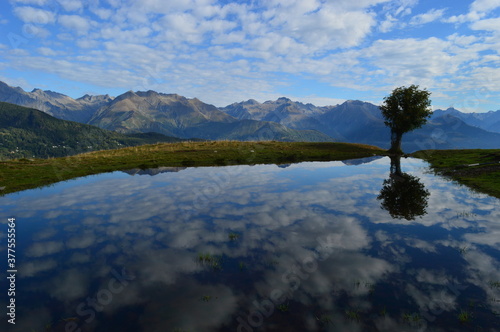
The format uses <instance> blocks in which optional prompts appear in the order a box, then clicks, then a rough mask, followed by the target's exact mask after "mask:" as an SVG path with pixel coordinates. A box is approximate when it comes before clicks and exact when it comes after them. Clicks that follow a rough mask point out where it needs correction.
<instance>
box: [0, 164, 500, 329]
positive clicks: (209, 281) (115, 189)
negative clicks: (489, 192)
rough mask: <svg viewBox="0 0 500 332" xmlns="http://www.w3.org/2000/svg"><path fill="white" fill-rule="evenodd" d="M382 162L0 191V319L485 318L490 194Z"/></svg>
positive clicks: (100, 179) (247, 325)
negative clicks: (11, 251)
mask: <svg viewBox="0 0 500 332" xmlns="http://www.w3.org/2000/svg"><path fill="white" fill-rule="evenodd" d="M393 166H394V165H393ZM395 169H396V167H392V175H391V161H390V159H389V158H381V159H374V160H355V161H349V162H346V163H344V162H308V163H300V164H292V165H280V166H277V165H257V166H229V167H202V168H160V169H156V170H147V171H141V170H130V171H128V172H114V173H108V174H101V175H97V176H90V177H85V178H80V179H76V180H72V181H67V182H63V183H59V184H56V185H54V186H52V187H47V188H42V189H36V190H29V191H24V192H20V193H15V194H10V195H7V196H4V197H1V198H0V206H1V207H2V211H1V214H0V217H1V229H0V233H1V234H0V235H1V242H0V243H2V246H1V248H0V250H1V251H2V252H3V254H2V256H4V257H6V251H7V250H6V248H7V244H6V239H7V219H8V218H9V217H15V218H16V239H17V242H16V245H17V246H16V264H17V269H18V273H17V275H16V292H15V293H16V294H15V301H16V324H15V325H12V324H8V323H7V322H6V319H5V317H6V312H7V309H6V306H7V301H9V300H8V298H7V296H6V293H7V288H8V286H7V283H6V282H4V281H5V280H6V277H7V273H5V271H6V270H7V268H3V269H2V271H0V275H1V278H2V283H1V285H2V288H3V289H2V290H1V294H2V296H1V297H0V307H2V308H4V309H2V310H3V311H5V312H4V313H2V316H3V318H2V320H1V323H0V324H1V325H0V330H1V331H23V332H24V331H37V332H38V331H121V332H125V331H148V332H156V331H177V332H181V331H186V332H187V331H190V332H198V331H202V332H203V331H244V332H248V331H500V203H499V200H498V199H496V198H492V197H489V196H486V195H482V194H477V193H474V192H471V191H470V190H468V189H467V188H465V187H461V186H459V185H457V184H454V183H452V182H449V181H447V180H445V179H443V178H441V177H436V176H434V175H433V174H431V173H430V172H429V171H428V168H427V166H426V164H425V163H424V162H422V161H420V160H415V159H403V160H401V169H400V170H398V171H395ZM397 169H399V167H397ZM4 261H5V263H4V265H3V266H6V263H7V259H6V258H5V259H4Z"/></svg>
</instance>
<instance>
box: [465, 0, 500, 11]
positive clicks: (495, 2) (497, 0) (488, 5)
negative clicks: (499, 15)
mask: <svg viewBox="0 0 500 332" xmlns="http://www.w3.org/2000/svg"><path fill="white" fill-rule="evenodd" d="M498 7H500V0H476V1H474V2H473V3H472V4H471V6H470V9H471V11H476V12H487V11H490V10H493V9H496V8H498Z"/></svg>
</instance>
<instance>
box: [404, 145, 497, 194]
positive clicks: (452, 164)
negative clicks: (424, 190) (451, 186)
mask: <svg viewBox="0 0 500 332" xmlns="http://www.w3.org/2000/svg"><path fill="white" fill-rule="evenodd" d="M412 156H413V157H416V158H421V159H424V160H426V161H428V162H429V163H430V165H431V168H432V169H433V170H434V172H436V173H437V174H439V175H443V176H445V177H448V178H450V179H452V180H454V181H457V182H459V183H461V184H464V185H466V186H468V187H470V188H473V189H475V190H477V191H479V192H482V193H485V194H488V195H491V196H495V197H498V198H500V150H498V149H469V150H424V151H418V152H415V153H413V154H412Z"/></svg>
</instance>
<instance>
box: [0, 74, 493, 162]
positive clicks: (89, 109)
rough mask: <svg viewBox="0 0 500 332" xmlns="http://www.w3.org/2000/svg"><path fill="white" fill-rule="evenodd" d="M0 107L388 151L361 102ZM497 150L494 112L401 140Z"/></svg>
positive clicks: (41, 102)
mask: <svg viewBox="0 0 500 332" xmlns="http://www.w3.org/2000/svg"><path fill="white" fill-rule="evenodd" d="M0 101H5V102H9V103H13V104H17V105H21V106H27V107H31V108H36V109H39V110H41V111H43V112H45V113H47V114H50V115H52V116H54V117H56V118H59V119H63V120H70V121H76V122H80V123H84V124H89V125H93V126H97V127H100V128H102V129H106V130H112V131H116V132H119V133H122V134H130V133H147V132H154V133H159V134H163V135H167V136H172V137H178V138H183V139H187V138H195V137H196V138H200V139H211V140H220V139H234V140H281V141H342V142H353V143H364V144H371V145H377V146H380V147H382V148H388V147H389V137H390V131H389V129H388V128H387V127H386V126H385V125H384V119H383V117H382V114H381V112H380V109H379V107H378V106H376V105H374V104H371V103H367V102H362V101H353V100H350V101H346V102H344V103H342V104H340V105H334V106H324V107H318V106H315V105H313V104H304V103H301V102H296V101H292V100H290V99H288V98H284V97H282V98H279V99H277V100H275V101H266V102H264V103H260V102H258V101H256V100H253V99H250V100H248V101H243V102H238V103H233V104H231V105H228V106H226V107H221V108H217V107H215V106H213V105H209V104H206V103H203V102H202V101H200V100H198V99H196V98H194V99H188V98H185V97H183V96H179V95H177V94H164V93H158V92H155V91H136V92H133V91H128V92H126V93H124V94H122V95H120V96H118V97H116V98H113V97H111V96H109V95H98V96H89V95H85V96H83V97H81V98H78V99H73V98H71V97H69V96H65V95H63V94H60V93H57V92H53V91H42V90H40V89H34V90H33V91H31V92H26V91H24V90H23V89H21V88H19V87H11V86H8V85H7V84H5V83H3V82H0ZM455 148H500V111H490V112H487V113H462V112H460V111H458V110H456V109H453V108H449V109H447V110H436V111H435V112H434V113H433V115H432V117H431V118H430V119H429V121H428V123H427V124H426V125H425V126H423V127H422V128H420V129H417V130H415V131H413V132H410V133H407V134H405V135H404V136H403V150H404V151H406V152H412V151H415V150H421V149H455Z"/></svg>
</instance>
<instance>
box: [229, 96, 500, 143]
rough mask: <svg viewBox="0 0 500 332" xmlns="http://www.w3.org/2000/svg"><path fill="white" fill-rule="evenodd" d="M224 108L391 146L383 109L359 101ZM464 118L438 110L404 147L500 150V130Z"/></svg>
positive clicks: (343, 139) (346, 139)
mask: <svg viewBox="0 0 500 332" xmlns="http://www.w3.org/2000/svg"><path fill="white" fill-rule="evenodd" d="M221 110H223V111H225V112H227V113H229V114H232V115H233V116H237V117H238V118H240V117H241V118H243V117H244V118H249V119H264V118H266V119H269V120H273V121H276V122H278V123H282V124H283V123H286V125H287V126H289V127H291V128H295V129H302V130H303V129H312V130H317V131H320V132H323V133H325V134H327V135H329V136H331V137H333V138H334V139H335V140H336V141H341V142H352V143H363V144H371V145H376V146H379V147H381V148H389V146H390V130H389V128H387V126H385V124H384V119H383V116H382V114H381V112H380V109H379V107H378V106H376V105H373V104H370V103H366V102H362V101H358V100H349V101H346V102H344V103H343V104H341V105H336V106H327V107H316V106H314V105H311V104H307V105H304V104H302V103H299V102H293V101H291V100H289V99H286V98H279V99H278V100H276V101H266V102H265V103H258V102H255V101H252V100H250V101H247V102H242V103H234V104H231V105H229V106H226V107H224V108H221ZM490 113H495V112H490ZM490 113H485V114H486V115H485V117H488V116H490V117H489V119H490V121H491V119H492V118H493V117H492V115H491V114H490ZM499 113H500V112H499ZM495 114H496V113H495ZM462 117H463V118H466V119H472V117H468V116H467V114H466V113H461V112H459V111H456V110H454V111H453V112H443V111H437V112H435V113H434V115H433V117H431V119H430V120H429V121H428V123H427V124H426V125H425V126H423V127H422V128H420V129H417V130H415V131H413V132H410V133H407V134H405V135H404V136H403V142H402V147H403V150H404V151H406V152H413V151H416V150H422V149H430V148H432V149H458V148H500V136H498V134H497V133H493V132H489V131H486V130H484V129H481V128H477V127H475V126H474V125H471V124H468V123H467V121H465V120H461V118H462ZM476 118H481V116H478V117H476Z"/></svg>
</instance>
